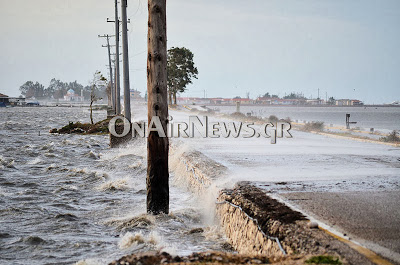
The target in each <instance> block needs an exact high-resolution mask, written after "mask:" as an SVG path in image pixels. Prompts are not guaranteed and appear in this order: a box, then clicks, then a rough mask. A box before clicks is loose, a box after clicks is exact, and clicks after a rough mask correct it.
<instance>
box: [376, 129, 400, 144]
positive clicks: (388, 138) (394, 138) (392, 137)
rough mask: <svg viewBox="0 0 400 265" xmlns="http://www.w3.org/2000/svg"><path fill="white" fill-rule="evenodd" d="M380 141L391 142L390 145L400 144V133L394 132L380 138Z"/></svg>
mask: <svg viewBox="0 0 400 265" xmlns="http://www.w3.org/2000/svg"><path fill="white" fill-rule="evenodd" d="M379 141H382V142H389V143H396V142H400V137H399V133H398V132H397V131H392V132H391V133H389V135H388V136H384V137H381V138H379Z"/></svg>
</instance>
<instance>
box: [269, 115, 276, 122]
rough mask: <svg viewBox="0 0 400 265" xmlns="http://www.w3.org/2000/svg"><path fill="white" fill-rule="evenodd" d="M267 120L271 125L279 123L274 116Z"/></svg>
mask: <svg viewBox="0 0 400 265" xmlns="http://www.w3.org/2000/svg"><path fill="white" fill-rule="evenodd" d="M267 120H268V121H269V122H271V123H277V122H278V121H279V118H278V117H276V116H275V115H270V116H269V117H268V119H267Z"/></svg>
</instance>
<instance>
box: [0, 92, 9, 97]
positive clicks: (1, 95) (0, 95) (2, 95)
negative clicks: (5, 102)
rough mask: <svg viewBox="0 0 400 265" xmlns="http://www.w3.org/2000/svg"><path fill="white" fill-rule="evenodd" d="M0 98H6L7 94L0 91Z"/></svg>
mask: <svg viewBox="0 0 400 265" xmlns="http://www.w3.org/2000/svg"><path fill="white" fill-rule="evenodd" d="M0 98H8V96H7V95H4V94H1V93H0Z"/></svg>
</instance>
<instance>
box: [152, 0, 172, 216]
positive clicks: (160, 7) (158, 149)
mask: <svg viewBox="0 0 400 265" xmlns="http://www.w3.org/2000/svg"><path fill="white" fill-rule="evenodd" d="M166 6H167V4H166V0H149V2H148V9H149V21H148V28H149V29H148V39H147V47H148V53H147V95H148V98H147V103H148V107H147V108H148V124H150V122H151V120H152V119H154V117H158V118H159V119H160V121H161V124H162V127H163V129H164V132H167V122H168V120H167V118H168V98H167V23H166ZM168 149H169V146H168V138H167V137H160V135H158V132H156V131H151V132H150V133H149V136H148V138H147V212H148V213H152V214H159V213H166V214H167V213H168V211H169V185H168V178H169V172H168Z"/></svg>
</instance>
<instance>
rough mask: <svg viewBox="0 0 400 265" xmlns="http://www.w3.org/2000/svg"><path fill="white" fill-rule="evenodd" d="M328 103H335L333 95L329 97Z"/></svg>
mask: <svg viewBox="0 0 400 265" xmlns="http://www.w3.org/2000/svg"><path fill="white" fill-rule="evenodd" d="M328 105H335V98H334V97H330V98H329V100H328Z"/></svg>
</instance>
